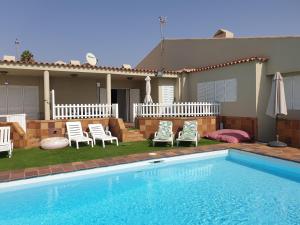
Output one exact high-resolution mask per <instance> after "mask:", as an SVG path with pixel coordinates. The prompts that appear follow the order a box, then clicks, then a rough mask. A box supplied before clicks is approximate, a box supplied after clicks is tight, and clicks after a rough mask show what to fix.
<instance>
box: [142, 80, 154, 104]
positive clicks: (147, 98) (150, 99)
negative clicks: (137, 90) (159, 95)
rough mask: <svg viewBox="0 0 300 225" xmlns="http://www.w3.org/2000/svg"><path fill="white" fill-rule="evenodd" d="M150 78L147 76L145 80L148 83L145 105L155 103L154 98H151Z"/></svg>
mask: <svg viewBox="0 0 300 225" xmlns="http://www.w3.org/2000/svg"><path fill="white" fill-rule="evenodd" d="M150 80H151V79H150V77H149V76H147V77H146V78H145V81H146V96H145V99H144V103H146V104H149V103H153V101H152V98H151V84H150Z"/></svg>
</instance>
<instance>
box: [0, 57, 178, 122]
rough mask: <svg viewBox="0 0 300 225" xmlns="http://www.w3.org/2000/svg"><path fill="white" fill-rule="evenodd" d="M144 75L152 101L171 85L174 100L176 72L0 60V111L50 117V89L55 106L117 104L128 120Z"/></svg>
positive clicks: (141, 95)
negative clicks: (149, 81) (159, 72)
mask: <svg viewBox="0 0 300 225" xmlns="http://www.w3.org/2000/svg"><path fill="white" fill-rule="evenodd" d="M147 76H149V77H150V78H151V80H152V82H151V89H152V98H153V101H154V102H163V101H164V98H165V95H164V94H162V92H163V89H166V88H164V87H172V88H171V89H172V91H171V92H172V93H171V94H172V96H169V98H170V99H171V100H172V101H174V100H175V99H176V100H179V93H177V90H178V89H177V88H176V87H175V86H176V85H178V83H179V77H178V75H177V74H176V73H165V74H164V75H162V76H157V72H156V71H147V70H135V69H125V68H113V67H91V66H85V65H81V66H73V65H58V64H44V63H36V64H23V63H19V62H4V61H1V62H0V96H1V98H0V114H1V115H6V114H20V113H24V114H26V115H27V119H31V120H32V119H34V120H50V119H55V118H53V115H54V114H53V108H52V107H51V105H52V106H53V104H52V103H53V102H52V100H54V99H51V90H54V91H55V104H56V105H77V104H80V105H81V104H86V105H87V104H90V105H92V104H93V105H97V104H98V105H99V104H101V105H113V104H117V110H118V117H119V118H122V119H123V120H124V121H128V122H129V121H131V122H132V121H133V119H134V107H133V105H134V104H136V103H141V102H143V99H144V96H145V78H146V77H147ZM168 94H169V93H168ZM64 119H67V117H66V118H64Z"/></svg>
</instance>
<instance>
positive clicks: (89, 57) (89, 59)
mask: <svg viewBox="0 0 300 225" xmlns="http://www.w3.org/2000/svg"><path fill="white" fill-rule="evenodd" d="M85 58H86V61H87V62H88V64H90V65H91V66H96V64H97V62H98V60H97V58H96V56H95V55H94V54H93V53H90V52H89V53H87V54H86V56H85Z"/></svg>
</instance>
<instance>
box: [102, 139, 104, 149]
mask: <svg viewBox="0 0 300 225" xmlns="http://www.w3.org/2000/svg"><path fill="white" fill-rule="evenodd" d="M102 147H103V148H105V142H104V140H102Z"/></svg>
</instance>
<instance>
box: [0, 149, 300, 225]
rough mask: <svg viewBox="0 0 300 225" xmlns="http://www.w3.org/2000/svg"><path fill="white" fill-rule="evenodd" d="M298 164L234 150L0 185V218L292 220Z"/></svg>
mask: <svg viewBox="0 0 300 225" xmlns="http://www.w3.org/2000/svg"><path fill="white" fill-rule="evenodd" d="M299 221H300V165H299V164H297V163H293V162H287V161H284V160H279V159H274V158H269V157H264V156H258V155H255V154H251V153H246V152H241V151H238V150H233V149H230V150H223V151H216V152H210V153H200V154H194V155H188V156H179V157H173V158H167V159H161V160H150V161H144V162H138V163H133V164H128V165H121V166H115V167H109V168H104V169H94V170H89V171H80V172H75V173H70V174H66V175H54V176H50V177H43V178H34V179H29V180H25V181H16V182H9V183H4V184H0V224H5V225H10V224H13V225H18V224H35V225H36V224H68V225H73V224H110V225H114V224H118V225H120V224H131V225H134V224H147V225H148V224H155V225H156V224H298V223H299Z"/></svg>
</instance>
